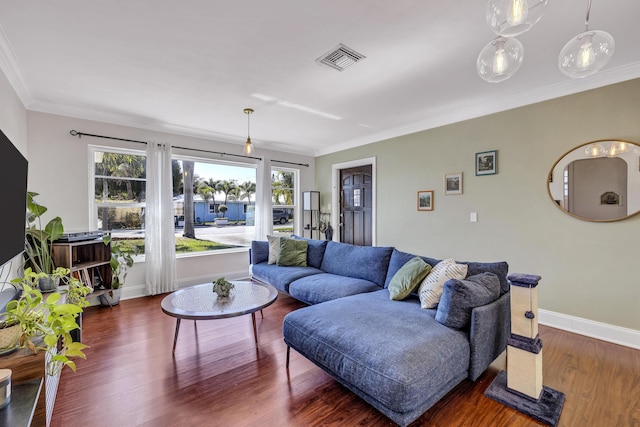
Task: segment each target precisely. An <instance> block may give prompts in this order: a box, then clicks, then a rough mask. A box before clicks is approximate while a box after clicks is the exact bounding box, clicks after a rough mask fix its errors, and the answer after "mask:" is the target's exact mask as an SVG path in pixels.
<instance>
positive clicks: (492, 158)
mask: <svg viewBox="0 0 640 427" xmlns="http://www.w3.org/2000/svg"><path fill="white" fill-rule="evenodd" d="M497 173H498V150H492V151H483V152H482V153H476V176H478V175H495V174H497Z"/></svg>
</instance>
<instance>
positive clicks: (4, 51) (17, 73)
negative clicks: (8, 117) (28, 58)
mask: <svg viewBox="0 0 640 427" xmlns="http://www.w3.org/2000/svg"><path fill="white" fill-rule="evenodd" d="M0 69H1V70H2V72H4V75H5V76H6V77H7V80H9V83H10V84H11V86H12V87H13V90H14V91H15V92H16V94H17V95H18V98H20V101H22V105H24V107H25V108H27V107H28V105H29V104H30V103H31V91H30V90H29V85H27V81H26V80H25V78H24V74H23V73H22V67H20V63H19V61H18V58H17V57H16V55H15V54H14V52H13V48H11V44H10V43H9V40H8V39H7V36H6V35H5V33H4V30H3V29H2V26H0Z"/></svg>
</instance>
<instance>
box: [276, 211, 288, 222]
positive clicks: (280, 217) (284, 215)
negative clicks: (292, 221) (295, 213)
mask: <svg viewBox="0 0 640 427" xmlns="http://www.w3.org/2000/svg"><path fill="white" fill-rule="evenodd" d="M289 218H290V215H289V210H288V209H274V210H273V222H274V223H277V222H279V223H280V224H286V223H287V221H289Z"/></svg>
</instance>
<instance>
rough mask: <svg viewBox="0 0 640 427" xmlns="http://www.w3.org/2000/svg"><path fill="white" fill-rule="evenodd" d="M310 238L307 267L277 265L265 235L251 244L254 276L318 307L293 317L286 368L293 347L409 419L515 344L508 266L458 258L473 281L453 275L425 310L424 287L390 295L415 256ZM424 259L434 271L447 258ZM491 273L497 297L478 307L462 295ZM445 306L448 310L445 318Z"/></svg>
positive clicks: (286, 325)
mask: <svg viewBox="0 0 640 427" xmlns="http://www.w3.org/2000/svg"><path fill="white" fill-rule="evenodd" d="M294 237H295V236H294ZM298 239H299V238H298ZM304 240H305V241H306V246H307V252H306V263H304V262H302V263H300V264H306V265H297V266H283V265H278V263H277V262H273V260H272V262H273V263H272V264H269V249H270V245H269V242H266V241H254V242H253V243H252V248H251V276H252V280H255V281H260V282H265V283H269V284H271V285H273V286H274V287H276V288H277V289H278V290H279V291H282V292H285V293H288V294H289V295H291V296H293V297H294V298H296V299H299V300H300V301H303V302H305V303H307V304H309V306H308V307H304V308H301V309H299V310H296V311H294V312H291V313H289V314H288V315H287V316H285V318H284V321H283V335H284V341H285V343H286V344H287V347H288V348H287V364H288V360H289V349H290V348H293V349H294V350H296V351H297V352H298V353H300V354H301V355H303V356H304V357H306V358H307V359H309V360H310V361H312V362H313V363H315V364H316V365H317V366H319V367H320V368H322V369H323V370H324V371H326V372H327V373H328V374H329V375H331V376H332V377H333V378H335V379H336V380H337V381H338V382H340V383H341V384H343V385H344V386H345V387H347V388H348V389H349V390H351V391H352V392H354V393H355V394H356V395H358V396H360V397H361V398H362V399H364V400H365V401H366V402H368V403H369V404H370V405H372V406H373V407H375V408H376V409H378V410H379V411H380V412H382V413H383V414H385V415H386V416H387V417H389V418H390V419H392V420H393V421H395V422H396V423H397V424H399V425H401V426H406V425H408V424H409V423H411V422H412V421H414V420H415V419H417V418H418V417H419V416H420V415H422V414H423V413H424V412H425V411H427V410H428V409H429V408H430V407H431V406H433V405H434V404H435V403H436V402H437V401H438V400H439V399H441V398H442V397H443V396H444V395H445V394H447V393H448V392H449V391H451V390H452V389H453V388H454V387H455V386H456V385H458V384H459V383H460V382H462V381H463V380H465V379H466V378H469V379H470V380H472V381H475V380H476V379H477V378H478V377H479V376H480V375H481V374H482V373H483V372H484V371H485V370H486V369H487V367H488V366H489V364H490V363H491V362H493V361H494V360H495V358H496V357H498V356H499V355H500V354H501V353H502V352H503V351H504V349H505V348H506V343H507V338H508V337H509V331H510V312H509V308H510V306H509V282H508V281H507V278H506V277H507V272H508V265H507V263H506V262H496V263H481V262H458V264H463V265H465V266H466V279H464V280H457V281H455V280H449V281H448V282H447V283H445V285H444V289H445V290H444V292H443V295H442V299H441V301H440V303H439V304H438V307H437V308H430V309H424V308H422V307H421V301H420V298H419V297H418V296H417V295H416V294H415V293H410V294H409V295H408V296H406V298H404V299H401V300H392V299H391V297H390V296H391V292H390V289H389V286H390V284H392V283H393V282H394V280H395V279H394V276H395V277H396V278H397V275H400V274H401V273H402V271H403V270H404V268H403V267H406V266H408V265H409V262H410V261H411V260H415V258H416V256H415V255H413V254H410V253H406V252H402V251H400V250H398V249H395V248H392V247H360V246H352V245H348V244H345V243H340V242H333V241H330V242H327V241H320V240H309V239H304ZM272 243H273V242H272ZM287 243H290V242H287ZM274 246H275V245H274V244H272V245H271V248H272V249H273V247H274ZM418 258H420V259H421V260H423V261H424V262H425V263H427V264H429V266H431V267H435V266H436V265H438V264H439V263H440V260H437V259H433V258H428V257H423V256H420V257H418ZM483 275H484V276H483ZM485 276H486V277H488V278H489V279H494V280H495V281H496V283H497V284H496V285H495V286H497V290H496V294H495V297H494V298H492V299H491V301H490V302H488V303H482V304H481V305H478V306H473V304H468V303H469V300H474V298H473V296H471V297H470V296H469V293H468V289H467V290H466V291H465V292H466V293H465V292H462V293H460V292H456V291H455V288H456V286H458V285H460V284H462V285H465V284H469V283H470V284H471V285H473V283H471V282H469V280H474V279H473V278H474V277H476V278H477V277H480V278H482V279H483V280H484V278H485ZM489 276H491V277H489ZM467 279H468V280H467ZM452 284H453V285H456V286H453V285H452ZM450 289H454V290H453V291H451V292H447V290H450ZM471 289H472V290H473V289H474V288H473V287H472V288H471ZM456 305H458V306H457V307H454V306H456ZM444 306H447V307H448V308H447V309H446V310H448V313H447V312H445V313H444V315H442V313H439V311H440V312H442V311H443V307H444ZM461 306H463V307H461ZM452 313H453V314H452ZM460 313H462V314H460ZM447 316H449V318H448V319H447ZM443 318H444V320H445V321H444V322H443ZM461 319H462V321H461ZM447 320H452V321H453V323H454V326H455V327H450V326H451V325H449V326H447V324H449V323H450V322H448V321H447ZM443 323H444V324H443Z"/></svg>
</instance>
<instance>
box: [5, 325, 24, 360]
mask: <svg viewBox="0 0 640 427" xmlns="http://www.w3.org/2000/svg"><path fill="white" fill-rule="evenodd" d="M21 333H22V327H21V326H20V325H19V324H18V325H13V326H9V327H8V328H1V329H0V355H2V354H7V353H11V352H12V351H14V350H15V349H16V348H18V341H19V340H20V334H21Z"/></svg>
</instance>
